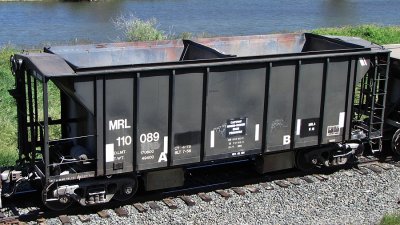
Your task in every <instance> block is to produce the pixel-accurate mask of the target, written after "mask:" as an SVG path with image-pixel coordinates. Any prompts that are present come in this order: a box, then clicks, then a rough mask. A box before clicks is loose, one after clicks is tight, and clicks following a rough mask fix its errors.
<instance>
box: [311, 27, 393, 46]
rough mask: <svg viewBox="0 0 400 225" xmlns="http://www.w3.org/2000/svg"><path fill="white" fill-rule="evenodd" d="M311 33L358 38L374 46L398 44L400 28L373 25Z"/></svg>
mask: <svg viewBox="0 0 400 225" xmlns="http://www.w3.org/2000/svg"><path fill="white" fill-rule="evenodd" d="M312 33H315V34H321V35H339V36H353V37H360V38H363V39H365V40H368V41H371V42H374V43H376V44H380V45H384V44H397V43H400V26H379V25H375V24H368V25H359V26H344V27H333V28H320V29H316V30H313V31H312Z"/></svg>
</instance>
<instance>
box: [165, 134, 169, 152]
mask: <svg viewBox="0 0 400 225" xmlns="http://www.w3.org/2000/svg"><path fill="white" fill-rule="evenodd" d="M164 153H168V136H164Z"/></svg>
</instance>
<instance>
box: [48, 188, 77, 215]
mask: <svg viewBox="0 0 400 225" xmlns="http://www.w3.org/2000/svg"><path fill="white" fill-rule="evenodd" d="M46 193H47V191H46V189H43V191H42V201H43V204H44V205H45V206H46V207H47V208H49V209H51V210H54V211H62V210H65V209H67V208H68V207H70V206H71V205H72V199H71V198H70V197H68V196H60V197H59V198H58V200H54V201H46Z"/></svg>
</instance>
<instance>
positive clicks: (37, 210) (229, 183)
mask: <svg viewBox="0 0 400 225" xmlns="http://www.w3.org/2000/svg"><path fill="white" fill-rule="evenodd" d="M248 163H249V162H247V161H243V162H240V163H239V164H226V165H222V166H218V167H210V168H208V167H202V168H193V169H190V170H188V179H187V183H186V184H185V186H183V187H181V188H176V189H171V190H166V191H153V192H149V193H141V194H139V195H140V197H137V198H134V199H133V200H132V201H128V202H124V203H120V202H115V201H113V202H110V203H107V204H106V205H103V206H101V205H100V206H94V207H79V213H77V210H76V209H70V210H65V211H62V212H50V211H47V210H45V208H44V206H41V205H42V204H41V201H40V199H39V198H37V197H36V198H33V199H32V201H30V202H27V201H26V195H28V194H29V195H30V196H32V195H34V196H40V195H39V194H36V193H35V192H31V193H29V192H25V193H22V194H20V195H17V196H16V197H14V198H13V199H11V200H10V201H6V202H5V205H4V206H5V207H4V208H3V209H2V211H1V212H0V224H23V223H24V222H28V221H36V222H37V223H38V224H46V219H49V218H58V219H59V221H60V222H61V223H62V224H71V223H72V222H71V216H77V217H78V218H79V220H80V221H81V222H83V223H84V222H89V221H90V217H89V216H88V215H89V214H97V215H98V216H99V217H101V218H108V217H111V216H118V217H126V216H129V212H128V210H126V209H125V207H124V206H128V205H131V206H133V207H134V208H135V209H136V211H138V212H139V213H146V212H148V211H152V210H161V209H162V208H163V207H167V208H169V209H171V210H175V209H177V208H180V206H179V205H180V204H182V202H183V203H184V204H185V205H187V207H191V206H194V205H195V204H196V201H195V200H194V199H193V195H196V196H197V197H198V198H199V199H201V201H204V202H211V201H213V200H214V198H215V196H218V197H220V198H225V199H228V198H231V197H232V196H233V195H239V196H242V195H248V194H253V193H258V192H260V191H261V189H265V190H273V189H277V188H288V187H290V186H297V185H302V184H305V183H316V182H324V181H326V180H329V179H330V176H329V175H330V174H332V173H334V172H337V171H338V169H323V170H322V169H321V170H318V171H317V173H304V172H301V171H298V170H287V171H283V172H280V173H271V174H268V175H258V174H257V173H255V171H254V170H252V168H251V167H250V166H249V164H248ZM394 167H400V162H398V161H397V160H396V159H393V158H392V157H385V158H376V157H361V158H360V159H359V161H358V163H356V164H353V165H350V166H347V167H343V169H344V171H343V175H344V176H346V175H347V176H354V174H355V173H358V174H362V175H367V174H370V173H374V174H375V173H376V174H380V173H383V172H384V171H385V170H390V169H392V168H394ZM212 192H213V193H215V194H213V196H214V197H212V196H211V195H210V193H212ZM191 195H192V196H191ZM37 206H39V207H37ZM20 208H24V211H26V212H25V213H21V212H20V210H19V209H20ZM72 208H73V207H72ZM110 210H112V211H113V212H114V213H110Z"/></svg>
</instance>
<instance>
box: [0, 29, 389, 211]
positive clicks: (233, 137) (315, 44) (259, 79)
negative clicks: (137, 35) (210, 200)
mask: <svg viewBox="0 0 400 225" xmlns="http://www.w3.org/2000/svg"><path fill="white" fill-rule="evenodd" d="M11 61H12V67H13V72H14V74H15V79H16V89H15V90H13V91H11V94H12V95H13V96H14V97H15V99H16V102H17V106H18V135H19V136H18V148H19V152H20V160H19V162H20V163H21V165H22V164H24V165H25V166H24V168H26V171H27V172H26V173H18V172H16V171H11V172H10V171H9V172H8V173H4V172H3V174H4V176H3V177H5V178H4V180H7V181H8V182H11V183H12V182H15V181H16V180H17V179H13V178H12V176H11V175H12V174H14V175H15V177H19V176H21V177H28V178H27V179H30V180H38V181H40V183H41V184H42V185H43V201H44V203H45V204H46V205H47V206H49V207H50V208H53V209H62V208H65V207H67V206H68V205H69V204H70V203H71V202H73V201H74V200H75V201H77V202H79V203H80V204H81V205H93V204H100V203H105V202H108V201H110V200H111V199H117V200H126V199H129V198H131V197H132V196H133V195H134V194H135V191H136V189H137V186H138V179H143V181H144V184H145V188H146V190H155V189H161V188H169V187H176V186H179V185H182V184H183V182H184V170H185V168H187V167H190V166H193V165H199V164H213V163H214V162H219V161H232V160H238V159H243V158H248V159H250V160H254V162H255V165H256V167H257V169H258V171H259V172H261V173H265V172H269V171H276V170H282V169H287V168H293V167H294V166H297V167H298V168H300V169H303V170H307V169H309V168H312V167H314V166H335V165H341V164H344V163H346V162H348V161H349V160H353V159H355V158H356V156H357V155H358V154H361V153H362V149H363V146H364V145H365V144H367V145H370V146H372V147H371V149H372V150H374V151H379V150H380V148H381V145H380V141H381V137H382V127H383V121H384V105H385V99H386V86H387V74H388V63H389V51H388V50H385V49H383V48H382V47H380V46H377V45H374V44H371V43H368V42H366V41H363V40H361V39H357V38H337V37H324V36H318V35H313V34H308V33H302V34H277V35H257V36H241V37H226V38H220V37H218V38H207V39H196V40H193V41H189V40H184V41H156V42H135V43H113V44H101V45H81V46H62V47H51V48H50V47H49V48H45V49H44V53H26V54H16V55H14V56H13V57H12V59H11ZM49 89H51V90H52V91H54V90H57V91H56V93H57V94H55V93H54V92H50V91H49ZM54 99H59V100H58V103H57V104H53V103H51V100H54ZM58 106H60V109H59V110H58V111H57V110H56V111H55V112H59V113H60V114H59V115H56V116H58V118H52V117H51V116H50V114H51V113H52V112H53V111H54V110H53V108H57V107H58ZM52 110H53V111H52Z"/></svg>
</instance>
